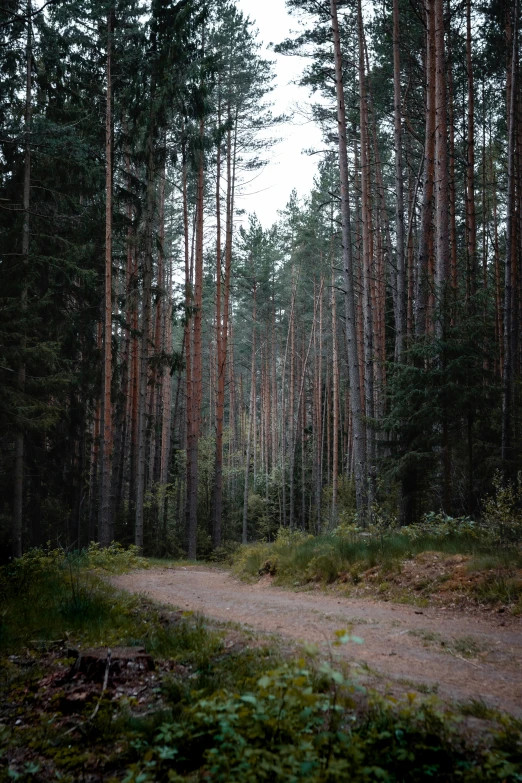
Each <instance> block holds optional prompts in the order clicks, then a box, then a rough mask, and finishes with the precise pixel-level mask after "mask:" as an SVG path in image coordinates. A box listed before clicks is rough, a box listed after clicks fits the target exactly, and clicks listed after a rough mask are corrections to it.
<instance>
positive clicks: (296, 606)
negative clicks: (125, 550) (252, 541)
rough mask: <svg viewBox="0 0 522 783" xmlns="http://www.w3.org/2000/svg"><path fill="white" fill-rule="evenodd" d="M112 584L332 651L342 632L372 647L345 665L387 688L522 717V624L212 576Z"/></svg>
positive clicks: (188, 572) (206, 571)
mask: <svg viewBox="0 0 522 783" xmlns="http://www.w3.org/2000/svg"><path fill="white" fill-rule="evenodd" d="M112 582H113V584H114V585H116V586H118V587H121V588H124V589H125V590H130V591H132V592H136V593H142V594H144V595H147V596H149V597H150V598H152V599H154V600H155V601H158V602H160V603H163V604H170V605H173V606H176V607H179V608H181V609H185V610H191V611H195V612H200V613H202V614H204V615H206V616H207V617H212V618H215V619H217V620H229V621H233V622H237V623H241V624H242V625H244V626H246V627H249V628H251V629H253V630H255V631H257V632H262V633H272V634H278V635H280V636H282V637H286V638H287V639H292V640H295V641H299V640H303V641H306V642H313V643H316V644H319V645H324V646H325V647H326V646H327V645H328V643H329V642H330V641H332V640H333V638H334V634H335V631H336V630H338V629H341V628H347V627H349V628H351V632H352V633H353V634H355V635H357V636H359V637H361V638H362V639H363V640H364V643H363V644H360V645H359V644H357V645H356V644H349V645H346V646H345V647H343V648H341V649H342V650H343V655H346V656H347V658H349V659H351V660H353V661H354V662H356V663H360V664H363V665H364V664H366V665H367V667H370V670H371V671H373V672H374V673H375V674H376V676H377V677H378V678H380V679H382V681H384V682H386V681H390V683H393V682H394V681H395V682H396V683H399V684H400V685H401V686H402V688H403V690H407V689H408V686H410V688H411V687H412V686H413V687H419V686H420V687H421V689H424V690H427V689H433V690H434V691H435V692H437V693H438V694H439V695H440V696H442V697H443V698H450V699H456V700H459V701H468V700H470V699H483V700H484V701H485V702H486V703H487V704H489V705H491V706H495V707H498V708H501V709H503V710H506V711H508V712H511V713H513V714H517V715H522V621H521V620H520V618H519V619H516V618H512V617H510V616H506V614H492V613H487V614H484V615H481V616H480V615H469V614H464V613H462V612H456V611H452V610H448V609H441V608H427V609H419V608H417V607H415V606H409V605H404V604H392V603H387V602H386V603H385V602H378V601H372V600H352V599H350V598H344V597H341V596H336V595H334V594H325V593H322V592H313V593H311V592H293V591H290V590H282V589H276V588H274V587H272V586H271V585H270V583H269V581H268V579H265V580H262V581H261V582H260V583H258V584H255V585H246V584H244V583H242V582H240V581H238V580H237V579H235V578H234V577H233V576H231V575H230V574H229V573H228V572H227V571H223V570H217V569H213V568H205V567H204V566H187V567H176V568H155V569H150V570H147V571H138V572H133V573H128V574H123V575H121V576H117V577H114V578H113V580H112Z"/></svg>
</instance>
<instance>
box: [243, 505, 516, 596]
mask: <svg viewBox="0 0 522 783" xmlns="http://www.w3.org/2000/svg"><path fill="white" fill-rule="evenodd" d="M439 516H440V515H439ZM425 522H426V524H424V525H420V526H417V527H415V528H402V529H390V530H386V531H383V530H377V529H372V528H369V529H365V530H361V529H359V528H356V527H355V526H353V525H350V526H344V527H339V528H337V529H336V530H334V531H332V532H331V533H329V534H325V535H321V536H316V537H314V536H310V535H305V534H303V533H301V532H295V531H293V532H291V531H288V530H282V531H280V532H279V534H278V536H277V538H276V540H275V541H274V542H273V543H266V542H261V543H257V544H250V545H248V546H244V547H241V548H240V549H239V550H238V552H237V554H236V557H235V561H234V566H233V568H234V571H235V573H236V574H237V575H238V576H240V577H242V578H244V579H247V580H251V579H257V578H259V576H263V575H265V574H269V575H270V576H272V577H273V578H274V583H275V584H280V585H293V586H297V585H305V584H307V583H313V582H317V583H322V584H326V585H328V584H332V583H334V582H341V583H344V584H346V585H353V587H354V588H357V587H358V586H359V588H363V589H370V588H371V589H372V590H373V591H374V592H377V593H378V594H379V595H382V596H384V597H395V598H396V599H403V600H404V599H405V598H407V597H408V596H409V598H410V600H413V599H414V598H415V599H416V600H420V599H421V598H422V596H423V595H430V594H432V593H440V594H442V593H444V591H446V590H449V591H450V592H453V593H455V592H458V593H460V594H462V595H463V594H464V593H466V594H467V595H468V597H469V598H471V599H472V600H475V601H477V602H481V603H503V604H509V605H511V606H512V607H513V611H516V607H517V606H518V603H520V606H521V608H522V573H521V572H520V570H519V569H521V568H522V552H521V550H520V549H519V548H518V547H515V546H512V545H510V546H505V547H499V545H498V544H493V543H492V541H491V539H490V538H489V537H487V536H486V537H484V536H482V535H481V534H480V532H479V531H478V529H477V528H476V526H475V525H474V523H472V522H471V521H470V520H466V519H464V520H460V521H458V520H450V519H449V518H446V517H445V518H444V520H442V521H440V520H438V521H437V520H436V521H435V522H434V521H433V519H431V517H430V519H427V520H425ZM413 561H415V568H411V567H409V566H408V567H407V568H406V566H405V564H408V563H412V562H413ZM455 569H457V570H456V571H455ZM517 569H518V570H517ZM468 572H469V573H470V574H471V576H472V578H471V577H470V578H468V576H467V574H468ZM517 602H518V603H517Z"/></svg>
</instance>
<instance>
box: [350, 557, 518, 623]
mask: <svg viewBox="0 0 522 783" xmlns="http://www.w3.org/2000/svg"><path fill="white" fill-rule="evenodd" d="M471 562H472V558H471V557H469V556H467V555H446V554H444V553H442V552H422V553H421V554H419V555H417V556H416V557H414V558H411V559H409V560H403V561H402V562H401V563H400V564H397V567H395V568H394V569H393V570H390V569H389V568H386V567H385V566H382V565H378V566H375V567H374V568H369V569H368V570H366V571H364V572H363V573H361V574H358V575H357V576H356V578H355V582H356V584H355V585H354V586H353V587H352V588H351V594H352V595H354V596H355V597H362V596H369V595H371V596H375V597H378V598H381V599H384V600H387V599H390V600H394V599H395V600H402V601H404V600H411V601H412V602H413V603H415V602H420V603H422V601H423V600H427V601H429V603H430V604H437V605H440V606H443V605H446V606H450V607H452V608H454V607H460V608H464V607H465V608H467V609H468V610H472V609H473V607H478V608H479V610H480V612H481V613H482V612H483V611H484V610H486V611H487V609H488V607H484V606H481V601H480V594H481V590H482V591H483V592H485V591H486V588H487V585H488V583H492V582H494V581H495V580H498V581H499V582H500V581H508V582H510V583H511V584H512V586H513V593H514V594H517V593H518V594H521V595H522V570H520V569H515V568H511V569H509V568H503V569H480V570H472V569H470V564H471ZM339 581H340V582H341V583H350V582H352V581H354V580H353V577H352V575H350V574H343V575H342V577H341V579H340V580H339ZM492 608H493V609H497V610H500V612H501V613H502V612H503V611H505V610H506V608H507V607H506V605H505V604H503V603H502V602H501V600H500V599H499V600H498V601H497V602H496V604H490V606H489V609H492Z"/></svg>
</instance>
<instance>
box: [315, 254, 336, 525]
mask: <svg viewBox="0 0 522 783" xmlns="http://www.w3.org/2000/svg"><path fill="white" fill-rule="evenodd" d="M331 302H332V379H333V384H332V385H333V400H332V406H333V429H332V515H331V516H332V520H331V522H332V526H335V523H336V520H337V488H338V478H339V375H338V373H339V362H338V350H337V297H336V290H335V276H334V271H333V267H332V299H331ZM314 321H315V319H314Z"/></svg>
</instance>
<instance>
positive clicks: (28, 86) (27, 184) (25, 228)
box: [11, 0, 33, 557]
mask: <svg viewBox="0 0 522 783" xmlns="http://www.w3.org/2000/svg"><path fill="white" fill-rule="evenodd" d="M31 14H32V5H31V0H27V41H26V49H25V67H26V82H25V120H24V123H25V127H24V137H25V138H24V191H23V211H24V219H23V224H22V265H23V266H22V275H23V282H22V292H21V295H20V310H21V312H22V316H25V313H26V312H27V300H28V290H27V273H28V268H29V243H30V239H31V235H30V230H31V226H30V206H31V136H30V134H31V116H32V79H31V77H32V60H33V43H32V21H31ZM23 329H24V330H25V324H24V325H23ZM25 346H26V340H25V336H22V340H21V349H22V351H21V353H22V361H21V363H20V365H19V367H18V372H17V377H16V383H17V387H18V390H19V391H20V392H21V393H23V391H24V389H25V376H26V366H25V360H24V357H23V353H24V351H25ZM23 514H24V433H23V431H22V430H21V429H19V431H18V432H17V433H16V437H15V455H14V502H13V523H12V529H11V546H12V553H13V557H21V556H22V551H23V544H22V534H23Z"/></svg>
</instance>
